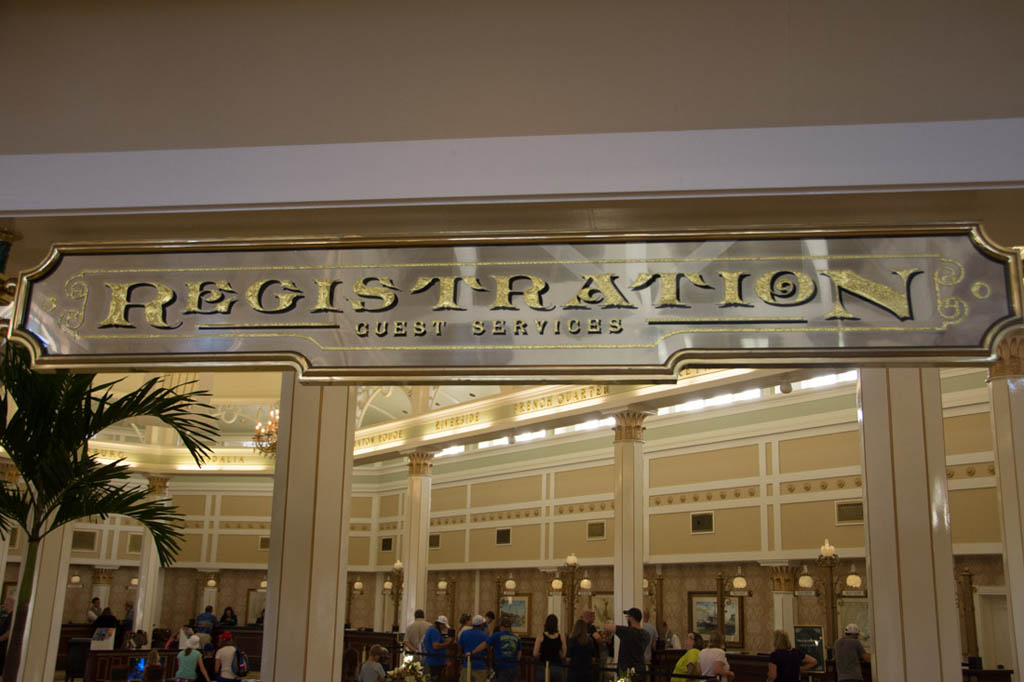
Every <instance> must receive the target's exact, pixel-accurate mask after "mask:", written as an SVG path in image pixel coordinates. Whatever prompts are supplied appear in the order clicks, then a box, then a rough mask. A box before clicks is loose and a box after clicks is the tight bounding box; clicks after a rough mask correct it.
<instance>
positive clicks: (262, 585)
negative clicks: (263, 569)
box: [260, 578, 267, 592]
mask: <svg viewBox="0 0 1024 682" xmlns="http://www.w3.org/2000/svg"><path fill="white" fill-rule="evenodd" d="M260 589H261V590H263V591H264V592H266V591H267V579H266V578H264V579H263V580H261V581H260Z"/></svg>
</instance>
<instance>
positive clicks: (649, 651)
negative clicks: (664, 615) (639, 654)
mask: <svg viewBox="0 0 1024 682" xmlns="http://www.w3.org/2000/svg"><path fill="white" fill-rule="evenodd" d="M644 632H646V633H647V636H648V637H649V638H650V639H649V640H648V641H647V648H646V649H644V663H645V664H647V666H648V667H649V666H650V665H651V659H652V658H653V657H654V648H655V645H656V644H657V643H658V628H657V627H656V626H655V625H654V623H652V622H651V610H650V609H644Z"/></svg>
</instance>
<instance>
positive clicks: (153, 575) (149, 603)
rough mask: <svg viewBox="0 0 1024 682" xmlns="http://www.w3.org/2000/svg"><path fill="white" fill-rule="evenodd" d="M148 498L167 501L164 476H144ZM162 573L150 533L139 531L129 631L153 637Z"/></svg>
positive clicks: (159, 603) (157, 617)
mask: <svg viewBox="0 0 1024 682" xmlns="http://www.w3.org/2000/svg"><path fill="white" fill-rule="evenodd" d="M146 481H147V484H148V487H149V497H150V499H152V500H166V499H167V484H168V482H169V481H170V479H168V478H167V477H166V476H154V475H149V476H147V477H146ZM163 582H164V573H163V571H162V570H161V569H160V557H159V556H158V555H157V553H156V542H154V541H153V536H152V535H151V534H150V533H149V531H146V530H143V531H142V554H141V555H140V556H139V589H138V591H137V592H136V594H135V617H134V618H133V622H132V629H134V630H144V631H145V632H146V634H147V635H152V632H153V629H154V628H156V627H159V623H160V607H161V601H162V600H161V598H160V597H161V595H163V591H164V589H163Z"/></svg>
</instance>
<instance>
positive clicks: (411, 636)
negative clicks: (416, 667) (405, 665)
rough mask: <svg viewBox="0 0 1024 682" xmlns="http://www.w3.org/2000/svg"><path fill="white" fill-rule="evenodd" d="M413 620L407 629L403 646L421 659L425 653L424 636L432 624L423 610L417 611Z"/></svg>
mask: <svg viewBox="0 0 1024 682" xmlns="http://www.w3.org/2000/svg"><path fill="white" fill-rule="evenodd" d="M413 618H414V620H413V621H412V622H411V623H409V625H407V626H406V628H405V640H403V642H402V645H403V646H404V647H405V650H406V651H408V652H409V653H411V654H414V655H416V657H417V658H419V655H420V654H421V653H422V652H423V636H424V635H426V634H427V630H428V629H429V628H430V623H428V622H427V619H426V618H425V617H424V614H423V609H416V613H414V614H413Z"/></svg>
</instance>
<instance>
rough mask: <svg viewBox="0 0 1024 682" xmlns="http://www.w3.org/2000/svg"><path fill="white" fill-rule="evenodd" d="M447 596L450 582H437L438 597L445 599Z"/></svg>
mask: <svg viewBox="0 0 1024 682" xmlns="http://www.w3.org/2000/svg"><path fill="white" fill-rule="evenodd" d="M446 594H448V581H447V580H438V581H437V596H438V597H443V596H445V595H446Z"/></svg>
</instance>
